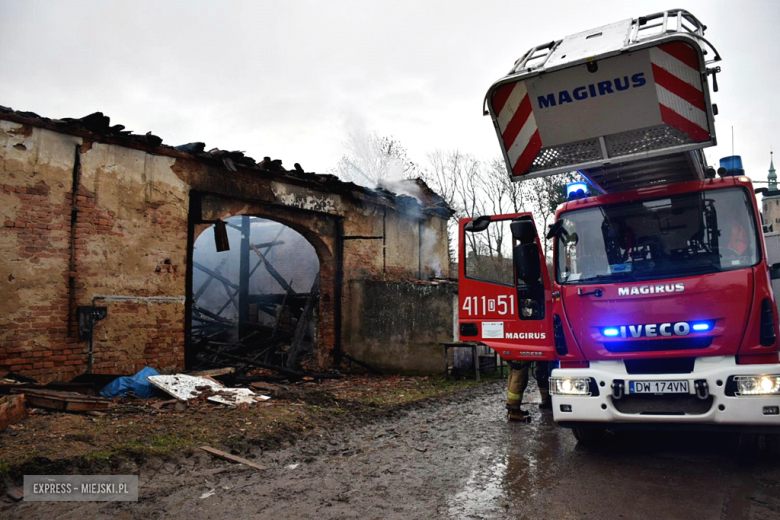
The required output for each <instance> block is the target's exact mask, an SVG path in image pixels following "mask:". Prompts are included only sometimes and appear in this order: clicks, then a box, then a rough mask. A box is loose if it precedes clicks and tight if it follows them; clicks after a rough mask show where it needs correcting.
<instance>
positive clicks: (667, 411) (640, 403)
mask: <svg viewBox="0 0 780 520" xmlns="http://www.w3.org/2000/svg"><path fill="white" fill-rule="evenodd" d="M712 403H713V398H712V396H709V397H708V398H707V399H699V398H698V397H696V396H695V395H687V394H684V395H626V396H623V397H622V398H621V399H612V404H613V405H614V406H615V409H616V410H617V411H618V412H620V413H628V414H636V415H704V414H705V413H707V412H709V411H710V408H712Z"/></svg>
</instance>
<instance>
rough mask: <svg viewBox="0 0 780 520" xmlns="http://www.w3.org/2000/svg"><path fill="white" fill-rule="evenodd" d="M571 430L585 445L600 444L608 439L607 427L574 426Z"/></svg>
mask: <svg viewBox="0 0 780 520" xmlns="http://www.w3.org/2000/svg"><path fill="white" fill-rule="evenodd" d="M571 431H572V433H573V434H574V438H575V439H577V441H578V442H580V443H581V444H582V445H583V446H599V445H601V444H603V443H604V442H605V441H606V439H607V429H606V428H572V430H571Z"/></svg>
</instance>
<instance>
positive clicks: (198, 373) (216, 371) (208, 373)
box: [187, 367, 236, 377]
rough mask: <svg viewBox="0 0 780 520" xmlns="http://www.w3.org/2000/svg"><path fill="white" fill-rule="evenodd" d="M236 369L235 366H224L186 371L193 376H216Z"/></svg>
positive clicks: (230, 372)
mask: <svg viewBox="0 0 780 520" xmlns="http://www.w3.org/2000/svg"><path fill="white" fill-rule="evenodd" d="M235 371H236V368H235V367H225V368H212V369H210V370H198V371H196V372H187V375H188V376H195V377H205V376H210V377H216V376H224V375H227V374H232V373H234V372H235Z"/></svg>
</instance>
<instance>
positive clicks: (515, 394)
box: [506, 361, 531, 421]
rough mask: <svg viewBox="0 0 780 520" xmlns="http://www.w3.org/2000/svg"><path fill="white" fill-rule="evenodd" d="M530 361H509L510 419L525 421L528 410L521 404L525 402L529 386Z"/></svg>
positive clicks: (508, 408)
mask: <svg viewBox="0 0 780 520" xmlns="http://www.w3.org/2000/svg"><path fill="white" fill-rule="evenodd" d="M530 367H531V362H530V361H519V362H510V363H509V380H508V381H507V388H506V409H507V412H508V415H507V416H508V418H509V420H510V421H525V420H526V417H528V412H527V411H526V410H523V409H522V408H521V407H520V405H521V404H522V403H523V392H525V387H527V386H528V369H529V368H530Z"/></svg>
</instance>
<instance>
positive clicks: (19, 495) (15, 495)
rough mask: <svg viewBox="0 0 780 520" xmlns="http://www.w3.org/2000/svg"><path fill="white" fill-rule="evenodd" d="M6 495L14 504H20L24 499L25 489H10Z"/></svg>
mask: <svg viewBox="0 0 780 520" xmlns="http://www.w3.org/2000/svg"><path fill="white" fill-rule="evenodd" d="M5 495H6V496H7V497H8V498H10V499H11V500H13V501H14V502H19V501H20V500H21V499H23V498H24V489H22V488H13V489H9V490H8V493H6V494H5Z"/></svg>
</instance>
